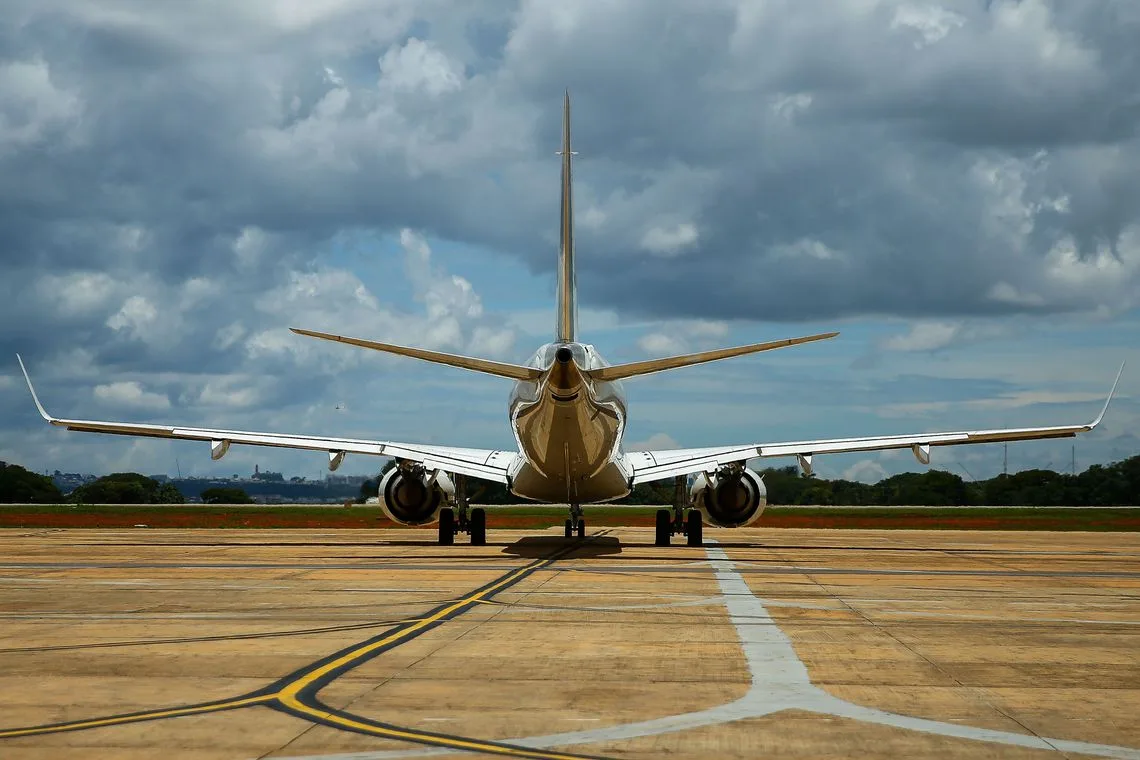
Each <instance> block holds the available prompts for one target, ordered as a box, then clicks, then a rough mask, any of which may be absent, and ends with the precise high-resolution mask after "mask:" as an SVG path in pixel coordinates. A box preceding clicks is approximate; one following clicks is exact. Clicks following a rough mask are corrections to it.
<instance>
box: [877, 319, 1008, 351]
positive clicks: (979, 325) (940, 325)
mask: <svg viewBox="0 0 1140 760" xmlns="http://www.w3.org/2000/svg"><path fill="white" fill-rule="evenodd" d="M1010 331H1011V327H1010V325H1009V324H999V323H985V322H947V321H919V322H913V323H911V325H910V328H909V329H908V330H907V331H906V332H905V333H902V334H901V335H892V336H891V337H889V338H887V339H885V340H883V341H881V342H880V343H879V347H880V348H882V349H884V350H887V351H911V352H919V351H937V350H939V349H942V348H946V347H948V346H951V345H957V344H961V343H968V342H969V343H973V342H978V341H984V340H993V339H995V338H1001V337H1004V336H1007V335H1009V333H1010Z"/></svg>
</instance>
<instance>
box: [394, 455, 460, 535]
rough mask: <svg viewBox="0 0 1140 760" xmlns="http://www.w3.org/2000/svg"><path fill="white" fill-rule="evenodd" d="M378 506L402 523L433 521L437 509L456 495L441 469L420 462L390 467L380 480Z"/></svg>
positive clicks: (437, 512)
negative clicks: (433, 468)
mask: <svg viewBox="0 0 1140 760" xmlns="http://www.w3.org/2000/svg"><path fill="white" fill-rule="evenodd" d="M379 490H380V494H379V495H380V508H381V509H383V510H384V514H386V515H388V517H390V518H392V520H394V521H395V522H398V523H400V524H401V525H426V524H427V523H431V522H435V520H436V516H437V515H438V514H439V510H440V509H441V508H442V507H444V506H445V505H446V504H447V503H448V502H449V501H451V499H452V498H453V497H454V496H455V485H454V484H453V483H452V482H451V478H449V477H448V476H447V473H446V472H444V471H443V470H430V471H429V470H426V469H424V468H423V467H421V466H419V465H413V466H410V467H393V468H392V469H391V470H389V471H388V473H387V474H386V475H385V476H384V477H383V478H382V479H381V480H380V489H379Z"/></svg>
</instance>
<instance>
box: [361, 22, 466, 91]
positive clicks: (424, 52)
mask: <svg viewBox="0 0 1140 760" xmlns="http://www.w3.org/2000/svg"><path fill="white" fill-rule="evenodd" d="M380 82H381V84H382V85H385V86H387V87H390V88H392V89H393V90H397V91H405V92H410V91H420V92H425V93H427V94H428V95H431V96H433V97H436V96H439V95H443V94H445V93H449V92H455V91H456V90H459V89H460V88H462V87H463V78H462V70H461V69H460V68H459V67H458V66H456V65H455V64H454V63H452V61H451V59H449V58H448V57H447V55H446V54H444V53H443V52H442V51H440V50H439V49H437V48H436V47H435V45H434V44H433V43H431V42H425V41H424V40H420V39H416V38H415V37H412V38H410V39H409V40H408V41H407V43H406V44H404V46H403V47H393V48H391V49H389V50H388V52H387V53H385V54H384V57H383V58H381V59H380Z"/></svg>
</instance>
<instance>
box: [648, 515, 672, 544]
mask: <svg viewBox="0 0 1140 760" xmlns="http://www.w3.org/2000/svg"><path fill="white" fill-rule="evenodd" d="M672 535H673V515H672V514H670V512H669V510H667V509H659V510H657V536H656V539H655V540H654V541H653V544H654V546H668V545H669V539H670V537H671V536H672Z"/></svg>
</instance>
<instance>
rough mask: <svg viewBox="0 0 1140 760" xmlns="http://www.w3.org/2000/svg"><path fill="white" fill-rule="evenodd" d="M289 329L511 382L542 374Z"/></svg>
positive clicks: (511, 365)
mask: <svg viewBox="0 0 1140 760" xmlns="http://www.w3.org/2000/svg"><path fill="white" fill-rule="evenodd" d="M289 329H290V330H292V331H293V332H295V333H297V334H298V335H307V336H309V337H310V338H320V339H321V340H331V341H333V342H335V343H348V344H350V345H353V346H360V347H361V348H371V349H372V350H374V351H384V352H385V353H389V354H399V355H400V356H411V357H412V358H415V359H423V360H424V361H427V362H434V363H435V364H446V365H448V366H451V367H459V368H461V369H469V370H472V371H474V372H482V373H484V374H487V375H497V376H499V377H509V378H511V379H512V380H537V379H538V378H540V377H542V370H539V369H535V368H534V367H524V366H522V365H520V364H507V363H506V362H495V361H491V360H490V359H476V358H474V357H471V356H460V355H458V354H445V353H442V352H440V351H429V350H427V349H426V348H409V347H408V346H397V345H393V344H391V343H380V342H379V341H375V340H364V339H362V338H346V337H344V336H343V335H332V334H331V333H323V332H315V331H313V330H302V329H300V328H298V327H290V328H289Z"/></svg>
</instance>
